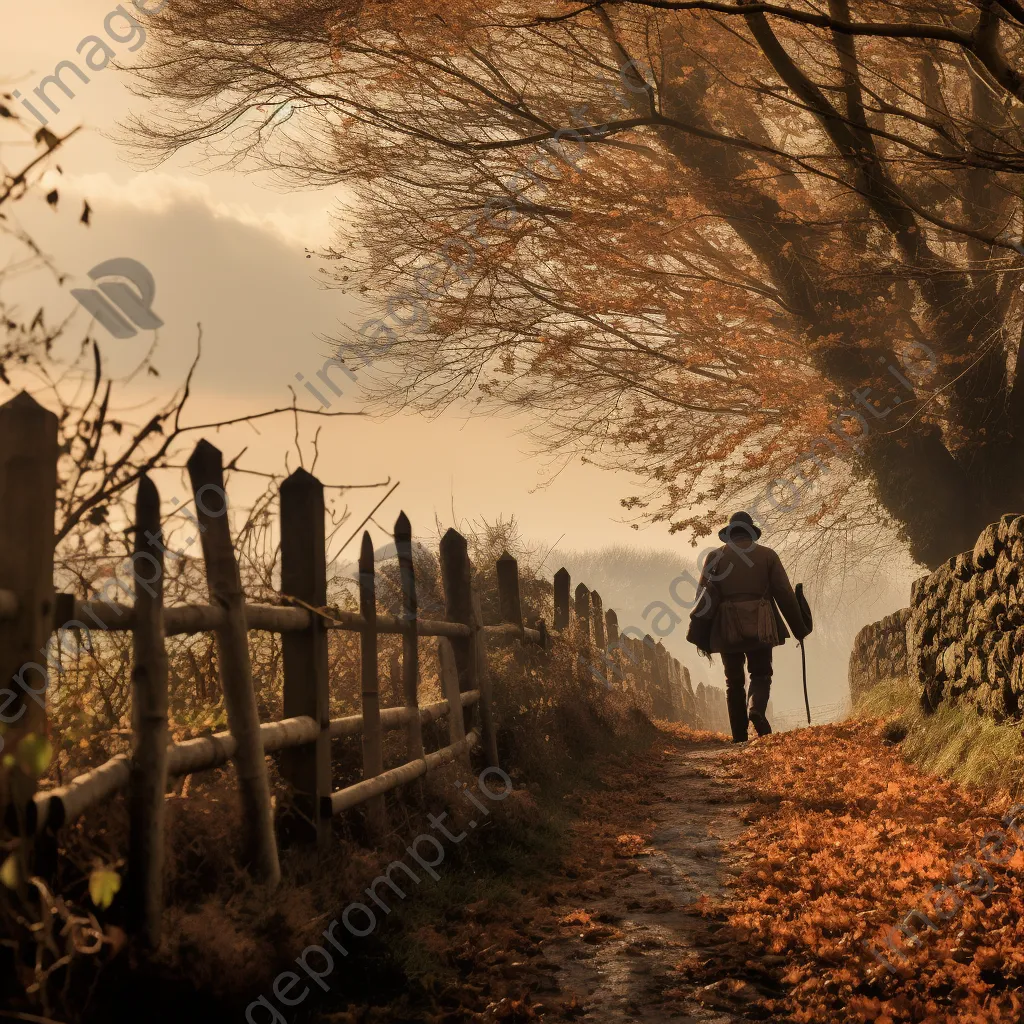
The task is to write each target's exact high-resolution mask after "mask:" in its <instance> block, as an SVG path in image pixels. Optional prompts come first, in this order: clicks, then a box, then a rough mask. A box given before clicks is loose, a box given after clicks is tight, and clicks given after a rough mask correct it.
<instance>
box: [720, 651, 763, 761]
mask: <svg viewBox="0 0 1024 1024" xmlns="http://www.w3.org/2000/svg"><path fill="white" fill-rule="evenodd" d="M744 661H746V665H747V671H748V672H749V673H750V696H749V700H748V699H747V696H746V693H745V692H744V691H745V685H744V684H745V680H744V678H743V663H744ZM722 664H723V665H724V666H725V702H726V704H727V705H728V708H729V725H730V726H732V738H733V740H735V741H736V742H737V743H739V742H741V741H742V740H745V739H746V738H747V722H748V721H751V722H753V723H754V728H755V729H756V730H757V735H758V736H765V735H767V734H768V733H770V732H771V731H772V727H771V726H770V725H769V724H768V719H767V718H765V715H764V713H765V710H766V709H767V707H768V696H769V694H770V693H771V688H772V649H771V648H770V647H768V648H765V649H764V650H760V651H746V652H740V653H739V654H723V655H722Z"/></svg>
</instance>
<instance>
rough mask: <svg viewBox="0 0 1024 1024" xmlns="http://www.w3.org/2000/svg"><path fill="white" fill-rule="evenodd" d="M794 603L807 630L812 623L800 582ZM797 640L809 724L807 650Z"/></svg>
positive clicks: (800, 641) (809, 607) (802, 642)
mask: <svg viewBox="0 0 1024 1024" xmlns="http://www.w3.org/2000/svg"><path fill="white" fill-rule="evenodd" d="M796 603H797V605H798V606H799V608H800V615H801V616H802V618H803V620H804V624H805V625H806V626H807V629H808V632H809V631H810V629H811V628H812V626H813V625H814V623H813V622H812V620H811V606H810V605H809V604H808V603H807V598H806V597H804V585H803V584H802V583H798V584H797V585H796ZM797 642H798V643H799V645H800V667H801V668H802V669H803V673H804V707H805V708H806V709H807V724H808V725H810V724H811V702H810V700H808V698H807V652H806V651H805V650H804V641H803V640H802V639H801V640H799V641H797Z"/></svg>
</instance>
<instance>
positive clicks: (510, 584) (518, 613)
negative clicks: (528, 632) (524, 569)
mask: <svg viewBox="0 0 1024 1024" xmlns="http://www.w3.org/2000/svg"><path fill="white" fill-rule="evenodd" d="M495 568H496V570H497V573H498V608H499V614H500V615H501V621H502V622H511V623H512V625H513V626H516V627H517V628H518V629H519V639H520V640H522V638H523V606H522V602H521V601H520V598H519V563H518V562H517V561H516V560H515V559H514V558H513V557H512V556H511V555H510V554H509V553H508V552H507V551H503V552H502V554H501V558H499V559H498V562H497V565H496V566H495Z"/></svg>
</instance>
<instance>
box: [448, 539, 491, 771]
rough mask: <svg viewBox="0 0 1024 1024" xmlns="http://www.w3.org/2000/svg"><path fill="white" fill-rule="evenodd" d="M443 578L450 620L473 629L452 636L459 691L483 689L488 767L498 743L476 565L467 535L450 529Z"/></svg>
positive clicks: (482, 717)
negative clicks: (475, 590)
mask: <svg viewBox="0 0 1024 1024" xmlns="http://www.w3.org/2000/svg"><path fill="white" fill-rule="evenodd" d="M440 555H441V579H442V581H443V583H444V603H445V616H446V618H447V619H448V621H449V622H461V623H462V624H463V625H466V626H469V627H470V628H471V629H472V631H473V632H472V635H471V636H469V637H454V638H452V642H451V644H452V651H453V652H454V654H455V665H456V668H457V670H458V674H459V692H460V693H466V692H468V691H470V690H479V691H480V700H479V702H478V707H479V715H478V720H479V722H480V741H481V745H482V747H483V756H484V760H485V761H486V763H487V765H488V767H492V766H493V767H497V766H498V745H497V737H496V736H495V732H494V723H493V721H492V720H491V707H490V693H489V692H488V679H487V672H486V659H485V656H484V646H483V643H484V641H483V635H482V634H481V632H480V626H481V622H480V617H479V612H478V607H479V606H478V605H476V606H475V605H474V596H475V595H474V594H473V575H472V566H471V565H470V563H469V548H468V546H467V544H466V538H465V537H463V536H462V534H460V533H458V532H457V531H455V530H454V529H449V530H448V532H447V533H445V535H444V536H443V537H442V538H441V551H440ZM471 710H472V709H471V708H467V709H466V711H465V729H466V731H467V733H468V732H469V731H470V729H471V727H472V725H471V723H472V716H471V714H470V712H471Z"/></svg>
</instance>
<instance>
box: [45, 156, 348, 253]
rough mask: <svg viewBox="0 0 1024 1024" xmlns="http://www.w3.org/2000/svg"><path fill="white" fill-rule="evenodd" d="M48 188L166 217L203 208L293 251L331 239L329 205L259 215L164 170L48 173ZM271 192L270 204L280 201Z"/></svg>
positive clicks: (204, 185)
mask: <svg viewBox="0 0 1024 1024" xmlns="http://www.w3.org/2000/svg"><path fill="white" fill-rule="evenodd" d="M43 186H44V188H45V189H50V188H59V189H60V190H61V191H62V192H64V193H69V194H71V195H74V196H78V197H81V198H82V199H88V200H89V202H90V204H92V205H93V206H94V207H95V206H97V205H98V204H99V203H106V204H107V205H108V206H119V207H121V208H123V209H124V210H126V211H128V210H137V211H139V212H141V213H146V214H150V215H157V216H159V215H162V214H166V213H168V212H169V211H171V210H173V209H175V208H177V207H181V206H191V207H200V208H202V209H203V210H204V211H205V212H206V213H207V214H208V215H209V217H210V219H211V220H228V221H234V222H235V223H237V224H241V225H244V226H245V227H250V228H255V229H256V230H258V231H262V232H265V233H266V234H269V235H273V236H274V237H276V238H277V239H279V240H280V241H282V242H284V243H285V244H287V245H289V246H298V247H302V246H308V247H317V246H320V245H324V244H326V243H327V242H328V241H329V240H330V237H331V218H330V216H329V212H328V209H327V206H326V204H324V206H323V207H320V208H319V209H317V210H315V211H312V212H310V213H305V214H295V213H290V212H287V211H285V210H281V209H268V210H262V211H261V210H256V209H254V208H253V207H252V206H251V205H249V204H248V203H238V202H225V201H224V200H221V199H218V198H216V196H215V195H214V191H213V189H212V188H211V187H210V186H209V185H208V184H207V183H206V182H204V181H198V180H196V179H195V178H191V177H185V176H181V175H177V174H173V173H167V172H162V171H147V172H146V173H145V174H135V175H133V176H132V177H131V178H130V179H129V180H128V181H124V182H120V181H117V180H116V179H115V178H114V177H113V175H111V174H109V173H108V172H106V171H96V172H93V173H87V174H67V173H65V174H59V173H58V172H57V171H53V170H51V171H48V172H47V173H46V174H45V175H44V176H43ZM274 195H275V194H274V193H273V192H268V200H270V201H271V202H272V201H273V198H274Z"/></svg>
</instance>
